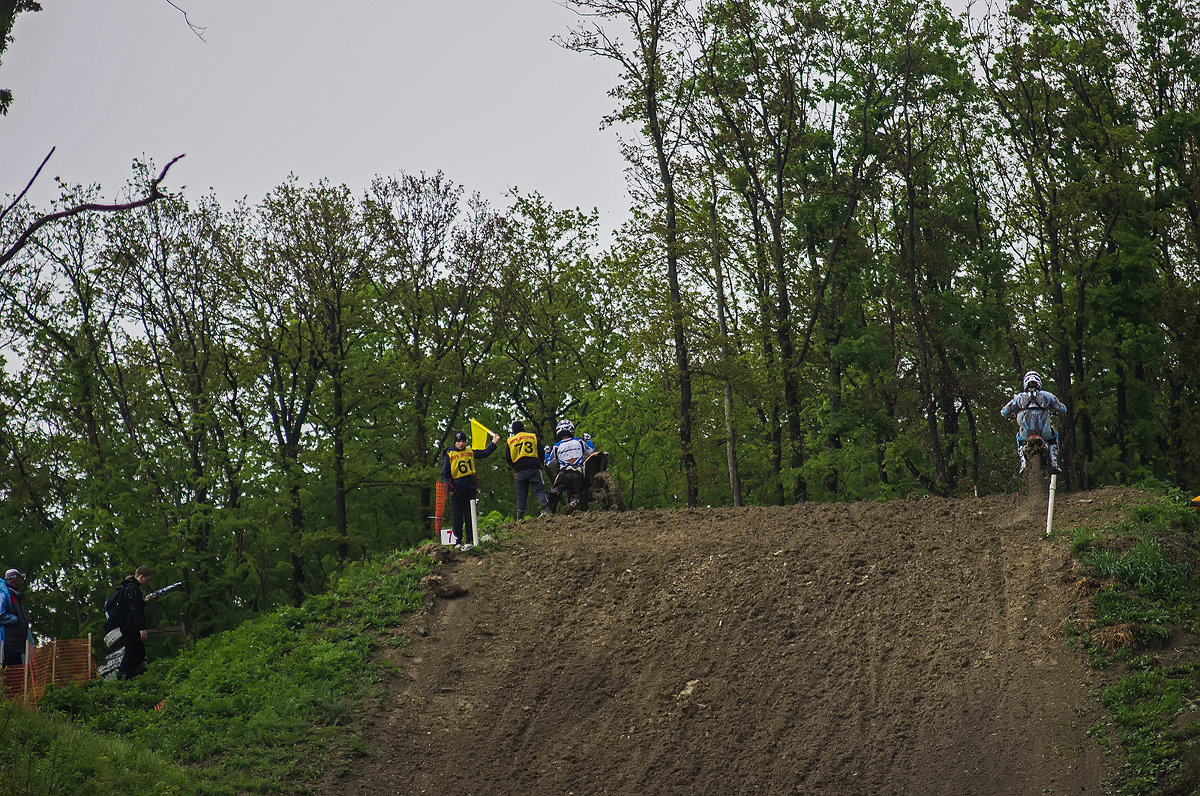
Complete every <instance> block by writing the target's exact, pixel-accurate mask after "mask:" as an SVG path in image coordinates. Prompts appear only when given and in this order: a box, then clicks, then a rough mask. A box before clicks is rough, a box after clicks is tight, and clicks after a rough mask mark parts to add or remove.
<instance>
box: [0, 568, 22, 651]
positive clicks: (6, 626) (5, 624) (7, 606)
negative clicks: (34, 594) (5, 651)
mask: <svg viewBox="0 0 1200 796" xmlns="http://www.w3.org/2000/svg"><path fill="white" fill-rule="evenodd" d="M19 621H20V620H19V619H18V617H17V614H16V611H14V610H13V604H12V598H11V597H10V596H9V593H8V585H7V584H5V583H4V581H0V647H3V646H4V637H5V633H6V632H11V630H12V629H13V628H14V627H15V626H16V625H17V623H18V622H19Z"/></svg>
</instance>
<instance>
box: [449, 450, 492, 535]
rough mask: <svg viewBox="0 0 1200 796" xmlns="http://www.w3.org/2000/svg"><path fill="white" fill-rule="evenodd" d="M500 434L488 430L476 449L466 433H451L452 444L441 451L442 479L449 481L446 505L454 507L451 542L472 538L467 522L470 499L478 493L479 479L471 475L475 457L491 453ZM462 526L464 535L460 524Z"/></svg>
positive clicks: (471, 529) (472, 529)
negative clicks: (480, 447)
mask: <svg viewBox="0 0 1200 796" xmlns="http://www.w3.org/2000/svg"><path fill="white" fill-rule="evenodd" d="M499 441H500V435H499V434H496V433H494V432H493V433H492V440H491V442H489V443H488V444H487V447H486V448H484V449H483V450H481V451H478V452H477V451H476V450H475V449H474V448H472V447H471V446H470V445H468V444H467V433H466V432H465V431H458V432H455V434H454V444H453V445H451V446H450V447H449V448H447V449H446V452H445V453H444V454H442V480H443V481H445V482H446V483H447V484H449V485H450V505H451V506H452V507H453V509H454V524H453V526H452V527H453V529H454V544H456V545H461V544H464V543H465V542H466V538H468V537H469V538H472V539H473V538H475V536H474V528H473V527H472V526H471V501H472V500H474V499H475V498H476V497H477V496H478V495H479V479H478V478H477V477H476V476H475V460H476V459H483V458H486V457H488V456H491V455H492V453H493V452H494V451H495V450H496V443H497V442H499ZM464 526H466V535H464V532H463V528H464Z"/></svg>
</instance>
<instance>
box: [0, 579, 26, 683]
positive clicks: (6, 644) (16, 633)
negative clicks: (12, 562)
mask: <svg viewBox="0 0 1200 796" xmlns="http://www.w3.org/2000/svg"><path fill="white" fill-rule="evenodd" d="M4 585H5V586H7V587H8V601H9V604H10V605H11V611H12V613H13V614H14V615H16V617H17V621H16V622H14V623H13V624H11V625H8V626H7V627H6V629H5V632H4V641H3V642H2V643H0V649H3V650H4V657H3V660H2V661H0V663H3V665H5V666H16V665H18V664H22V663H25V649H26V645H27V644H31V643H32V642H33V627H32V623H31V622H30V621H29V611H28V610H27V609H26V608H25V595H24V594H22V593H21V589H22V588H23V587H24V586H25V576H24V575H23V574H22V573H21V570H19V569H10V570H8V571H7V572H5V573H4Z"/></svg>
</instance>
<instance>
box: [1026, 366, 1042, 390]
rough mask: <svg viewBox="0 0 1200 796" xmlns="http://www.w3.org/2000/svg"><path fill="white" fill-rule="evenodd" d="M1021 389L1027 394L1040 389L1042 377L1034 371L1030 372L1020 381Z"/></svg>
mask: <svg viewBox="0 0 1200 796" xmlns="http://www.w3.org/2000/svg"><path fill="white" fill-rule="evenodd" d="M1021 389H1022V390H1025V391H1026V392H1028V391H1029V390H1040V389H1042V376H1041V374H1040V373H1038V372H1037V371H1036V370H1031V371H1029V372H1028V373H1026V374H1025V377H1024V378H1023V379H1021Z"/></svg>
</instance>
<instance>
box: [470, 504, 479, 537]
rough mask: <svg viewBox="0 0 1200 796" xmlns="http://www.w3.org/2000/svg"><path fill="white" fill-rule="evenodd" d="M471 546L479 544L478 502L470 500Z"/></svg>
mask: <svg viewBox="0 0 1200 796" xmlns="http://www.w3.org/2000/svg"><path fill="white" fill-rule="evenodd" d="M471 544H472V545H477V544H479V501H478V500H476V499H475V498H471Z"/></svg>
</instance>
